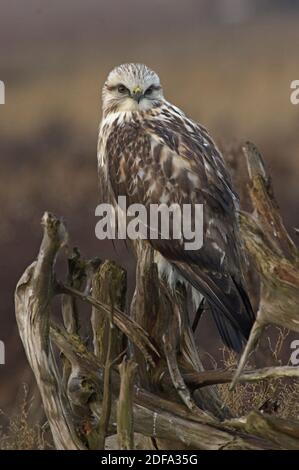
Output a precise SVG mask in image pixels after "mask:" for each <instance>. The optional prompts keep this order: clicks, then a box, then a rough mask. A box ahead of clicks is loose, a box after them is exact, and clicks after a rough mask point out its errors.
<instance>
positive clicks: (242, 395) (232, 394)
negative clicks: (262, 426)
mask: <svg viewBox="0 0 299 470" xmlns="http://www.w3.org/2000/svg"><path fill="white" fill-rule="evenodd" d="M287 335H288V333H286V332H285V331H282V330H280V332H279V335H278V339H277V341H276V343H275V345H274V347H272V345H271V341H270V338H268V341H269V348H270V350H271V352H272V357H273V363H274V365H277V366H278V365H281V359H280V358H281V352H282V349H283V345H284V342H285V339H286V337H287ZM222 362H223V365H224V367H225V368H227V369H235V368H236V366H237V357H236V354H235V353H234V352H232V351H230V350H228V349H226V348H224V349H223V359H222ZM254 367H255V364H254V363H251V364H249V365H248V366H247V368H248V369H252V368H254ZM218 389H219V392H220V395H221V398H222V400H223V402H224V403H225V405H227V406H228V407H229V408H230V409H231V410H232V412H233V413H234V414H235V415H236V416H237V417H239V416H244V415H246V414H248V413H249V412H250V411H253V410H260V411H263V412H265V413H269V414H275V415H276V416H280V417H282V418H295V419H298V417H299V383H298V380H296V379H282V378H277V379H271V380H263V381H261V382H258V383H244V384H238V385H237V386H236V388H235V390H233V391H229V385H228V384H224V385H222V384H221V385H218Z"/></svg>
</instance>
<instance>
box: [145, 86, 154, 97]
mask: <svg viewBox="0 0 299 470" xmlns="http://www.w3.org/2000/svg"><path fill="white" fill-rule="evenodd" d="M153 91H154V87H153V86H150V87H148V89H147V90H146V92H145V94H146V95H151V94H152V93H153Z"/></svg>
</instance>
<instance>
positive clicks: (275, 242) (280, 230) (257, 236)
mask: <svg viewBox="0 0 299 470" xmlns="http://www.w3.org/2000/svg"><path fill="white" fill-rule="evenodd" d="M244 153H245V156H246V159H247V166H248V172H249V176H250V190H249V192H250V197H251V200H252V204H253V207H254V212H253V213H252V214H248V213H245V212H243V213H241V215H240V222H241V230H242V236H243V240H244V244H245V246H246V249H247V251H248V253H249V255H250V256H251V258H252V259H253V262H254V264H255V266H256V268H257V270H258V272H259V274H260V279H261V285H260V291H261V293H260V304H259V309H258V312H257V317H256V322H255V324H254V326H253V328H252V331H251V334H250V338H249V340H248V342H247V345H246V348H245V350H244V352H243V354H242V357H241V359H240V362H239V366H238V369H237V372H236V374H235V377H234V380H233V385H234V384H235V383H236V382H237V380H238V377H239V375H240V374H241V372H242V370H243V368H244V366H245V364H246V361H247V359H248V357H249V355H250V353H251V352H252V351H253V350H254V348H255V347H256V345H257V343H258V341H259V339H260V337H261V335H262V332H263V331H264V329H265V327H266V326H268V325H269V324H271V323H272V324H275V325H278V326H281V327H283V328H289V329H290V330H293V331H296V332H299V251H298V249H297V247H296V246H295V244H294V242H293V241H292V239H291V238H290V236H289V234H288V233H287V231H286V229H285V227H284V225H283V221H282V218H281V215H280V213H279V209H278V205H277V203H276V200H275V198H274V193H273V188H272V186H271V180H270V177H269V176H268V175H267V172H266V169H265V166H264V163H263V160H262V157H261V155H260V154H259V152H258V150H257V149H256V147H255V146H254V145H253V144H250V143H248V144H247V145H246V146H245V147H244Z"/></svg>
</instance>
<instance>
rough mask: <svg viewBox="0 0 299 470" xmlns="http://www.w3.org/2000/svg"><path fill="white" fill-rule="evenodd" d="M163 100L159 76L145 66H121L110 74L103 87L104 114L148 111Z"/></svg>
mask: <svg viewBox="0 0 299 470" xmlns="http://www.w3.org/2000/svg"><path fill="white" fill-rule="evenodd" d="M162 100H163V92H162V87H161V84H160V79H159V77H158V75H157V74H156V73H155V72H153V71H152V70H150V69H149V68H148V67H146V65H143V64H123V65H119V66H118V67H116V68H115V69H113V70H112V71H111V72H110V73H109V75H108V78H107V80H106V82H105V85H104V87H103V111H104V113H108V112H113V111H114V112H116V111H146V110H147V109H150V108H152V107H156V106H159V104H160V103H161V102H162Z"/></svg>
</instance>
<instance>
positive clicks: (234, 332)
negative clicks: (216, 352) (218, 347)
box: [175, 262, 255, 352]
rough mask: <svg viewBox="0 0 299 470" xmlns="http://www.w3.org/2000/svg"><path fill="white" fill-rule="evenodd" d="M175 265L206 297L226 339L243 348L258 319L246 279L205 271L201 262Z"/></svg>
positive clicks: (230, 344) (230, 345)
mask: <svg viewBox="0 0 299 470" xmlns="http://www.w3.org/2000/svg"><path fill="white" fill-rule="evenodd" d="M175 266H176V268H177V269H178V270H179V271H180V273H181V274H182V275H183V276H184V277H185V279H187V280H188V281H189V282H190V284H191V285H192V286H193V287H195V288H196V289H197V290H198V291H199V292H200V293H201V294H202V295H203V296H204V297H205V299H206V301H207V303H208V304H209V305H210V307H211V311H212V315H213V318H214V320H215V323H216V325H217V328H218V330H219V333H220V335H221V337H222V339H223V341H224V343H225V344H226V345H227V346H228V347H230V348H232V349H234V350H236V351H238V352H239V351H241V349H242V347H243V345H244V343H245V341H246V340H247V339H248V337H249V334H250V331H251V328H252V325H253V323H254V320H255V316H254V313H253V310H252V307H251V304H250V300H249V298H248V295H247V294H246V291H245V289H244V287H243V286H242V283H241V282H237V281H236V280H235V279H234V278H233V277H232V276H230V275H229V274H224V273H219V272H216V273H215V272H207V271H203V270H201V269H200V268H199V267H198V266H194V265H189V264H186V263H179V262H175Z"/></svg>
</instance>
